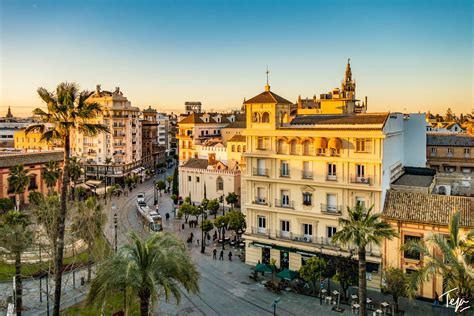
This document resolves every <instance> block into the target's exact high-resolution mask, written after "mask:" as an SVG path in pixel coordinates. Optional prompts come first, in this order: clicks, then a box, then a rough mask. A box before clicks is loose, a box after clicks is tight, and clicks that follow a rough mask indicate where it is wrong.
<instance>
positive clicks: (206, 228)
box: [200, 219, 214, 237]
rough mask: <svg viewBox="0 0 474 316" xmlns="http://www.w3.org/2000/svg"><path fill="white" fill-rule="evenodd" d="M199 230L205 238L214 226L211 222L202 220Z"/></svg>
mask: <svg viewBox="0 0 474 316" xmlns="http://www.w3.org/2000/svg"><path fill="white" fill-rule="evenodd" d="M200 228H201V229H202V231H203V232H204V233H205V234H206V235H205V237H207V235H208V234H209V232H210V231H211V230H213V229H214V224H213V223H212V221H211V220H209V219H204V220H202V221H201V225H200Z"/></svg>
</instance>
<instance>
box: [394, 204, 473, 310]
mask: <svg viewBox="0 0 474 316" xmlns="http://www.w3.org/2000/svg"><path fill="white" fill-rule="evenodd" d="M460 221H461V213H460V212H459V211H456V212H455V213H454V214H452V217H451V222H450V225H449V237H446V236H445V235H444V234H441V233H433V234H431V235H429V236H428V237H427V238H426V239H425V240H424V241H410V242H407V243H406V244H405V245H403V247H402V250H405V251H412V252H418V253H420V255H421V257H422V258H423V265H422V267H421V268H420V269H419V270H417V271H415V272H413V273H412V274H410V277H411V281H412V282H411V288H412V289H414V290H416V289H418V288H419V287H420V286H421V284H422V283H423V282H424V281H425V280H429V279H430V278H434V277H436V276H437V275H441V276H442V277H443V282H445V284H446V287H447V288H448V289H455V288H457V291H458V294H457V296H458V298H459V299H463V300H464V301H465V302H466V301H468V302H472V301H473V300H474V286H473V284H474V272H473V268H472V266H473V264H474V262H473V259H474V256H473V253H474V230H471V231H470V232H469V234H468V235H467V236H465V237H461V234H460V232H459V225H460ZM447 263H448V264H447Z"/></svg>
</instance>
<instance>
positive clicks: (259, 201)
mask: <svg viewBox="0 0 474 316" xmlns="http://www.w3.org/2000/svg"><path fill="white" fill-rule="evenodd" d="M252 204H256V205H268V202H267V200H266V199H263V198H257V199H255V200H253V201H252Z"/></svg>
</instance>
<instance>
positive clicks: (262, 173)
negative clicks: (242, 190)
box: [257, 159, 267, 176]
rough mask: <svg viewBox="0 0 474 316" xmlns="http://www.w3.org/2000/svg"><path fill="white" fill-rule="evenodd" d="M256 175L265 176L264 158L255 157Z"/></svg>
mask: <svg viewBox="0 0 474 316" xmlns="http://www.w3.org/2000/svg"><path fill="white" fill-rule="evenodd" d="M257 175H259V176H266V175H267V170H266V168H265V159H257Z"/></svg>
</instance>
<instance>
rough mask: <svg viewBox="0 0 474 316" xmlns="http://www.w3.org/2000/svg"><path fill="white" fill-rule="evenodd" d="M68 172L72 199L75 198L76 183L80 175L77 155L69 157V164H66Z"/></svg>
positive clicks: (80, 170)
mask: <svg viewBox="0 0 474 316" xmlns="http://www.w3.org/2000/svg"><path fill="white" fill-rule="evenodd" d="M68 168H69V170H68V173H69V179H71V181H72V185H73V186H72V199H75V198H76V185H77V181H79V178H80V177H81V176H82V166H81V164H80V163H79V160H78V159H77V157H71V158H69V165H68Z"/></svg>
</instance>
